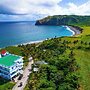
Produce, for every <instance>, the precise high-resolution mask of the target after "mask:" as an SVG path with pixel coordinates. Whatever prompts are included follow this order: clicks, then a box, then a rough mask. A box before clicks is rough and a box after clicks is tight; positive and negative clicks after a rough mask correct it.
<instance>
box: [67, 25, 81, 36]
mask: <svg viewBox="0 0 90 90" xmlns="http://www.w3.org/2000/svg"><path fill="white" fill-rule="evenodd" d="M67 27H68V28H69V29H70V31H72V32H74V33H73V35H72V36H75V35H78V34H80V33H81V31H80V30H79V29H76V28H75V27H73V26H67Z"/></svg>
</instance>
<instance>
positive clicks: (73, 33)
mask: <svg viewBox="0 0 90 90" xmlns="http://www.w3.org/2000/svg"><path fill="white" fill-rule="evenodd" d="M64 27H66V28H67V30H69V31H70V32H72V35H71V36H74V35H76V32H75V31H74V30H72V29H71V28H70V27H69V26H64Z"/></svg>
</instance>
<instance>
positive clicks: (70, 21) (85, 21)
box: [35, 15, 90, 26]
mask: <svg viewBox="0 0 90 90" xmlns="http://www.w3.org/2000/svg"><path fill="white" fill-rule="evenodd" d="M35 25H78V26H88V25H89V26H90V16H76V15H55V16H48V17H46V18H43V19H41V20H37V21H36V24H35Z"/></svg>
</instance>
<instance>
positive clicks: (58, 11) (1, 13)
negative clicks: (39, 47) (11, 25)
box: [0, 0, 90, 20]
mask: <svg viewBox="0 0 90 90" xmlns="http://www.w3.org/2000/svg"><path fill="white" fill-rule="evenodd" d="M61 2H63V0H13V1H12V0H2V1H0V17H2V18H1V20H5V19H6V18H8V17H9V20H10V19H11V20H32V19H39V18H42V17H45V16H48V15H64V14H67V15H69V14H75V15H90V10H89V9H90V0H89V1H87V2H86V3H84V4H81V5H79V6H78V5H77V4H74V3H73V2H65V3H66V4H67V7H62V6H60V3H61ZM7 20H8V19H7Z"/></svg>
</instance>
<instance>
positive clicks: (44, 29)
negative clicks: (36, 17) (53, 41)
mask: <svg viewBox="0 0 90 90" xmlns="http://www.w3.org/2000/svg"><path fill="white" fill-rule="evenodd" d="M71 35H72V32H70V31H68V30H67V29H66V28H65V27H62V26H35V25H34V22H19V23H14V22H12V23H10V22H7V23H0V48H2V47H6V46H11V45H17V44H22V43H27V42H32V41H39V40H45V39H47V38H53V37H55V36H56V37H61V36H71Z"/></svg>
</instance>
